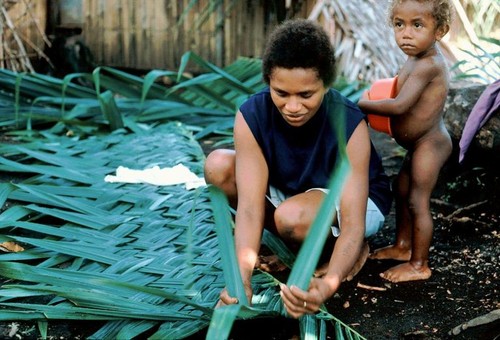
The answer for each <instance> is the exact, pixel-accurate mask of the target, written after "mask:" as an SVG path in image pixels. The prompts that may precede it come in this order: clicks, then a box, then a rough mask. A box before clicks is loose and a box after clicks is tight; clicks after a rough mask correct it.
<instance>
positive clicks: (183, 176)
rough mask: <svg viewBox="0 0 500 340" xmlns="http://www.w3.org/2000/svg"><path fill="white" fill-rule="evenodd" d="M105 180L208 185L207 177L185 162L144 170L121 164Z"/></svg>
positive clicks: (193, 187) (187, 187)
mask: <svg viewBox="0 0 500 340" xmlns="http://www.w3.org/2000/svg"><path fill="white" fill-rule="evenodd" d="M104 181H106V182H109V183H146V184H152V185H175V184H185V185H186V189H187V190H191V189H195V188H198V187H200V186H204V185H206V183H205V179H204V178H202V177H198V176H197V175H196V174H195V173H193V172H191V170H189V168H188V167H186V166H185V165H183V164H177V165H176V166H174V167H171V168H163V169H160V167H159V166H154V167H152V168H148V169H144V170H136V169H129V168H126V167H124V166H121V165H120V166H119V167H118V168H117V169H116V175H107V176H105V177H104Z"/></svg>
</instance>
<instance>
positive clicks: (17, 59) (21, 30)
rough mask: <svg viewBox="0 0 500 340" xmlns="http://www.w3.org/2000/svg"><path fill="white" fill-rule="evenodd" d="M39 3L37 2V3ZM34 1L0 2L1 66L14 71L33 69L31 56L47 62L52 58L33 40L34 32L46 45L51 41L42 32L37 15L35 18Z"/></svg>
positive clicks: (13, 0) (11, 0)
mask: <svg viewBox="0 0 500 340" xmlns="http://www.w3.org/2000/svg"><path fill="white" fill-rule="evenodd" d="M38 5H40V3H38ZM36 6H37V3H36V1H33V0H23V1H16V0H9V1H0V36H1V44H0V68H5V69H9V70H12V71H16V72H34V67H33V65H32V63H31V60H32V58H34V57H37V58H44V59H45V60H46V61H47V62H48V63H49V64H50V63H51V61H50V60H49V58H48V57H47V56H46V55H45V53H44V52H43V51H42V50H41V49H40V48H39V46H38V45H39V44H37V43H36V42H34V41H32V36H30V33H31V35H33V34H37V35H38V36H37V38H38V39H40V40H43V42H44V43H45V44H47V46H50V41H49V40H48V38H47V36H46V35H45V32H44V29H43V28H42V25H40V18H38V17H37V15H36V13H35V11H34V7H36Z"/></svg>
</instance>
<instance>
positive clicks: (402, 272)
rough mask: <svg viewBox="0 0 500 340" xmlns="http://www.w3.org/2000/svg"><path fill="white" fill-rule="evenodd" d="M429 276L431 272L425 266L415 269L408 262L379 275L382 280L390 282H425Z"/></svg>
mask: <svg viewBox="0 0 500 340" xmlns="http://www.w3.org/2000/svg"><path fill="white" fill-rule="evenodd" d="M431 275H432V271H431V269H430V268H429V267H428V266H427V265H422V266H420V267H416V266H414V265H413V264H411V263H410V262H405V263H401V264H399V265H397V266H395V267H392V268H389V269H388V270H386V271H385V272H383V273H380V276H381V277H382V278H384V279H386V280H388V281H391V282H406V281H418V280H427V279H428V278H430V277H431Z"/></svg>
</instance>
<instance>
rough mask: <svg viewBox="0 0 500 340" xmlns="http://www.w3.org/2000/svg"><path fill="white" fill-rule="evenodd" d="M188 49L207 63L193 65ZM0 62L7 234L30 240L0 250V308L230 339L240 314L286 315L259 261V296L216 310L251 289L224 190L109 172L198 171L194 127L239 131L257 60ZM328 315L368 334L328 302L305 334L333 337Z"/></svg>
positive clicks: (342, 333) (44, 318)
mask: <svg viewBox="0 0 500 340" xmlns="http://www.w3.org/2000/svg"><path fill="white" fill-rule="evenodd" d="M188 62H197V63H199V64H201V65H203V66H204V67H205V68H206V69H207V73H204V74H201V75H199V76H196V77H188V76H185V75H184V70H185V68H186V66H187V65H188ZM1 72H2V77H0V103H1V106H0V110H1V115H0V117H1V118H0V126H1V128H2V129H3V141H4V142H3V143H1V144H0V154H1V155H2V156H1V157H0V171H2V173H3V174H4V175H8V174H11V175H12V178H13V180H12V181H11V182H10V183H9V182H5V183H2V184H0V205H1V206H2V210H0V228H1V229H2V233H1V236H0V243H1V244H6V243H5V242H14V243H15V244H18V245H21V246H22V247H24V251H19V252H7V253H2V254H1V255H0V275H1V276H2V277H3V278H4V281H3V282H2V286H1V287H0V308H1V310H2V313H0V320H2V321H13V320H32V321H37V322H38V326H39V327H38V328H39V332H40V334H41V336H42V338H45V337H47V335H48V334H47V332H48V322H50V321H51V320H61V319H65V320H97V321H102V322H103V326H102V328H100V329H99V330H98V331H97V332H96V333H94V334H93V335H92V336H91V337H90V339H114V338H133V337H135V336H144V335H145V334H147V336H148V337H149V338H151V339H173V338H175V339H180V338H185V337H188V336H190V335H192V334H195V333H198V332H200V331H202V330H203V329H206V328H207V327H208V333H207V338H208V339H220V338H225V337H227V335H228V334H229V332H230V331H231V327H232V325H233V322H234V320H236V319H248V318H258V317H275V316H283V315H285V311H284V309H283V306H282V303H281V300H280V297H279V281H278V280H277V279H276V278H274V277H272V276H270V275H269V274H267V273H262V272H258V271H256V273H255V275H254V277H253V285H254V293H255V296H254V299H253V301H252V306H251V307H249V306H248V304H245V303H243V304H241V305H236V306H229V307H225V308H220V309H216V310H214V306H215V304H216V302H217V300H218V294H219V292H220V290H221V289H222V287H224V286H228V287H231V289H234V291H236V292H238V291H239V292H240V293H238V294H239V295H241V282H239V281H238V280H237V277H236V276H237V275H236V274H235V273H237V272H238V270H237V269H236V268H235V262H234V261H227V260H228V259H229V260H230V259H234V254H232V251H234V250H233V249H232V245H233V244H234V243H233V239H232V233H231V230H232V229H231V228H232V220H231V218H230V211H229V207H228V205H227V202H225V201H224V196H223V195H221V194H220V193H219V194H218V193H217V190H214V188H210V187H209V188H199V189H196V190H187V189H186V188H184V187H183V186H182V185H174V186H153V185H149V184H142V183H137V184H125V183H108V182H105V181H104V177H105V175H108V174H113V172H114V171H115V170H116V169H117V167H118V166H120V165H121V166H125V167H128V168H132V169H145V168H150V167H152V166H160V167H162V168H163V167H172V166H174V165H176V164H179V163H182V164H184V165H186V166H188V167H189V168H190V169H191V170H192V171H193V172H195V173H196V174H197V175H199V176H201V175H202V166H203V161H204V157H205V156H204V154H203V150H202V149H201V147H200V144H199V143H198V140H199V139H201V138H204V137H206V136H208V135H214V134H216V135H220V136H222V137H223V138H226V141H227V142H229V143H230V142H231V139H232V125H233V119H234V113H235V112H236V110H237V107H238V106H239V104H240V103H241V102H242V101H243V100H244V99H245V98H247V97H248V96H249V95H250V94H252V93H254V92H255V91H257V90H258V89H260V88H262V87H263V86H264V84H263V83H262V81H261V78H260V61H259V60H254V59H246V58H242V59H240V60H238V61H236V62H235V63H234V64H232V65H230V66H228V67H227V68H225V69H219V68H217V67H215V66H213V65H211V64H209V63H207V62H205V61H203V60H201V59H200V58H198V57H197V56H196V55H194V54H192V53H187V54H186V55H185V56H184V58H183V61H182V64H181V67H180V69H179V71H178V72H171V71H164V70H153V71H151V72H149V73H148V74H147V75H146V76H145V77H144V78H141V77H137V76H133V75H131V74H128V73H126V72H122V71H119V70H116V69H112V68H107V67H101V68H97V69H96V70H94V72H93V73H92V74H70V75H68V76H66V77H65V78H64V79H62V80H61V79H56V78H52V77H48V76H44V75H40V74H16V73H13V72H9V71H6V70H2V71H1ZM162 77H168V78H169V79H170V81H173V82H174V84H173V85H172V86H169V87H167V86H164V85H163V84H161V83H160V82H159V79H161V78H162ZM78 79H80V80H85V82H87V83H89V84H91V86H90V87H86V86H81V85H78V84H76V80H78ZM339 88H340V89H341V90H342V91H343V92H344V93H346V94H348V95H351V98H353V100H357V99H356V96H359V94H360V91H361V90H360V89H359V88H358V86H357V84H350V85H348V84H341V85H339ZM343 171H345V169H344V170H343ZM332 185H338V183H333V184H332ZM209 189H212V190H209ZM326 213H327V214H330V213H331V212H329V211H327V212H326ZM215 222H217V223H215ZM216 225H217V228H216ZM264 242H265V243H266V245H267V246H268V247H269V248H270V249H272V250H273V251H275V252H276V254H278V255H279V256H281V257H282V258H283V259H284V260H285V262H286V263H288V264H289V265H292V264H293V261H294V260H295V257H294V255H293V254H291V252H290V251H289V250H288V249H287V248H286V247H285V246H284V245H283V244H282V243H281V242H280V241H279V240H278V239H276V238H275V237H273V236H272V235H271V234H270V233H266V235H265V237H264ZM300 262H301V260H300V254H299V257H298V259H297V263H300ZM302 262H303V261H302ZM297 266H299V265H297ZM300 266H310V264H307V263H302V264H301V265H300ZM303 269H304V268H302V270H301V268H297V267H294V271H296V272H299V273H300V272H304V270H303ZM309 279H310V278H309ZM301 280H302V282H305V281H304V280H306V281H307V280H308V278H302V279H301ZM239 295H238V296H239ZM241 299H242V301H244V300H243V297H242V298H241ZM327 324H328V325H330V327H331V329H334V330H335V332H336V334H337V337H338V338H344V337H345V338H349V339H350V338H353V339H360V338H362V336H361V335H359V334H358V333H357V332H355V331H354V330H353V329H351V328H350V327H348V326H347V325H345V324H343V323H342V322H341V321H340V320H338V319H336V318H335V317H334V316H333V315H331V314H330V313H329V312H328V311H327V310H326V309H324V308H323V309H322V311H321V312H320V313H318V314H317V315H314V316H308V317H304V318H303V319H302V320H301V321H300V329H301V332H302V338H304V339H307V338H311V339H325V338H326V336H327V333H326V332H327Z"/></svg>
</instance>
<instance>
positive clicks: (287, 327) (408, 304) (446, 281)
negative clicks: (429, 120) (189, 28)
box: [0, 133, 500, 340]
mask: <svg viewBox="0 0 500 340" xmlns="http://www.w3.org/2000/svg"><path fill="white" fill-rule="evenodd" d="M373 141H374V143H375V146H376V148H377V149H378V151H379V153H380V154H381V156H382V158H383V162H384V165H385V167H386V171H387V174H388V175H389V176H390V177H391V178H393V177H394V176H395V175H396V174H397V171H398V169H399V166H400V164H401V161H402V157H403V152H402V150H401V149H400V148H399V147H398V146H397V145H396V144H395V142H394V141H393V140H392V139H390V138H389V137H388V136H386V135H383V134H381V133H373ZM203 146H204V149H206V150H209V149H210V145H209V144H207V145H203ZM483 163H484V164H483ZM490 163H493V162H490ZM498 170H499V167H498V165H494V164H487V162H484V161H481V160H474V161H473V162H472V163H471V164H470V165H468V166H458V165H457V164H456V163H455V162H450V164H448V165H447V166H446V167H445V168H444V170H443V171H442V173H441V176H440V180H439V183H438V185H437V187H436V189H435V192H434V194H433V199H432V204H431V205H432V213H433V218H434V227H435V232H434V238H433V245H432V248H431V253H430V265H431V269H432V270H433V275H432V277H431V278H430V279H429V280H427V281H420V282H411V283H400V284H393V283H388V282H386V281H384V280H383V279H381V278H380V277H379V273H380V272H382V271H384V270H385V269H387V268H389V267H391V266H392V265H394V264H395V262H392V261H378V260H368V261H367V263H366V265H365V266H364V267H363V269H362V270H361V271H360V273H359V274H358V275H357V276H356V277H355V278H354V280H353V281H351V282H346V283H344V284H343V285H342V287H341V289H340V290H339V291H338V293H337V294H336V295H335V296H334V297H333V298H332V299H331V300H330V301H329V302H328V303H327V307H328V309H329V311H330V313H331V314H333V315H335V316H336V317H337V318H339V319H340V320H342V321H343V322H344V323H346V324H348V325H350V326H351V327H353V328H354V329H355V330H356V331H358V332H359V333H360V334H361V335H362V336H364V337H366V338H367V339H457V340H459V339H481V340H483V339H485V340H489V339H492V340H493V339H500V318H499V317H498V312H499V309H500V302H499V287H500V286H499V272H498V265H499V257H500V247H499V244H500V243H499V239H500V228H499V221H500V208H499V206H500V204H499V203H500V199H499V195H500V172H499V171H498ZM394 225H395V223H394V209H393V211H392V212H391V214H390V215H389V216H388V218H387V221H386V223H385V226H384V228H383V230H382V231H381V232H379V233H378V234H377V235H376V236H375V237H373V238H372V239H370V240H369V243H370V247H371V249H375V248H378V247H381V246H385V245H388V244H390V243H391V241H392V240H393V237H394V232H395V227H394ZM495 310H496V313H497V314H495V315H496V319H495V316H492V315H490V316H489V317H488V316H486V317H485V320H483V324H482V325H478V326H467V323H468V322H469V321H471V320H473V319H475V318H478V317H482V316H485V315H487V314H488V313H490V312H493V311H495ZM99 327H100V323H97V322H96V323H88V322H52V321H51V322H50V323H49V331H48V334H49V336H50V339H85V338H86V337H87V336H89V335H91V334H93V333H94V332H95V331H96V330H97V329H99ZM453 331H454V332H453ZM9 333H10V335H9ZM37 334H38V332H37V328H36V325H34V324H33V323H29V322H19V323H11V322H3V323H0V339H36V338H37ZM298 334H299V330H298V323H297V321H295V320H291V319H257V320H248V321H238V322H237V323H236V324H235V325H234V327H233V332H232V334H231V339H234V340H239V339H262V340H265V339H275V340H281V339H292V338H295V339H298V338H297V337H296V336H297V335H298ZM331 338H332V339H333V338H334V336H333V335H332V336H331ZM190 339H193V340H194V339H204V334H197V335H196V336H194V337H191V338H190Z"/></svg>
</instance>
